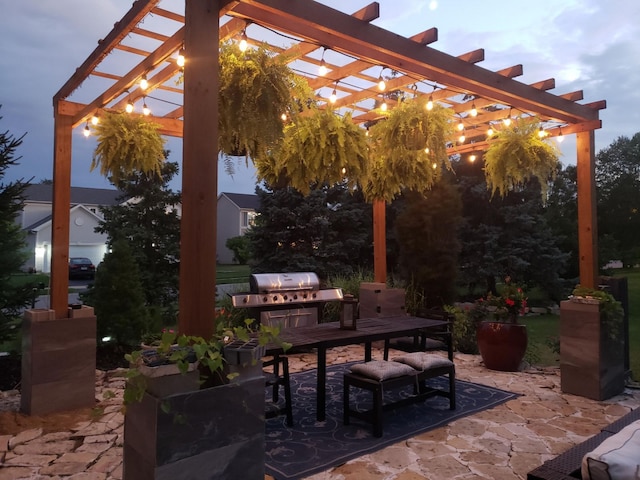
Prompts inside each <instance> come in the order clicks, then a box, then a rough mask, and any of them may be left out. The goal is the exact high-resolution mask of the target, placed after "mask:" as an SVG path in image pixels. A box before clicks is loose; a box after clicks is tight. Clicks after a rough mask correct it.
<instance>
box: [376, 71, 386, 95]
mask: <svg viewBox="0 0 640 480" xmlns="http://www.w3.org/2000/svg"><path fill="white" fill-rule="evenodd" d="M382 72H384V67H382V70H380V76H379V77H378V90H380V91H381V92H384V91H385V90H386V89H387V83H386V82H385V81H384V78H382Z"/></svg>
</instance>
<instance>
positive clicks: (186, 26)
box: [52, 0, 606, 330]
mask: <svg viewBox="0 0 640 480" xmlns="http://www.w3.org/2000/svg"><path fill="white" fill-rule="evenodd" d="M183 7H184V8H183ZM379 16H380V5H379V4H378V3H377V2H373V3H371V4H369V5H367V6H366V7H364V8H362V9H360V10H358V11H356V12H354V13H353V14H351V15H349V14H346V13H343V12H340V11H338V10H335V9H333V8H330V7H328V6H326V5H323V4H319V3H316V2H314V1H312V0H235V1H231V0H184V2H181V1H180V0H136V1H135V2H134V3H133V5H132V6H131V9H130V10H129V11H128V12H127V13H126V14H125V15H124V16H123V18H122V19H121V20H120V21H119V22H117V23H116V24H115V26H114V28H113V30H112V31H111V32H110V33H109V34H108V35H107V36H106V37H105V38H104V39H103V40H100V41H99V42H98V46H97V47H96V49H95V50H94V51H93V52H92V53H91V54H90V55H89V57H88V58H87V59H86V60H85V62H83V64H82V65H81V66H80V67H79V68H78V69H77V70H76V72H75V73H74V74H73V75H72V76H71V78H69V80H68V81H67V82H66V83H65V84H64V85H63V87H62V88H61V89H60V91H59V92H58V93H57V94H56V95H55V96H54V98H53V101H54V113H55V118H56V131H55V138H56V146H55V154H54V155H55V158H54V161H55V162H54V219H53V223H54V232H55V231H58V232H61V233H57V234H56V233H54V238H53V255H52V306H53V308H54V309H55V310H56V313H57V314H62V312H63V311H64V312H66V306H67V299H66V288H67V283H65V282H66V269H67V257H68V248H67V245H66V244H64V241H65V237H64V233H65V232H64V229H67V232H66V233H67V236H68V222H69V218H68V215H69V214H68V201H67V199H68V189H69V185H70V169H69V164H70V162H71V133H70V129H71V128H73V127H75V126H78V125H80V124H82V123H84V122H86V121H87V120H88V119H89V118H90V117H91V116H92V115H94V114H95V113H98V112H100V111H121V110H122V109H123V108H124V105H125V104H126V103H127V102H128V101H132V102H135V101H138V100H139V99H140V98H141V97H146V101H149V100H151V99H152V100H153V104H152V109H153V115H152V116H151V119H152V120H153V121H154V122H156V123H158V124H160V125H161V131H162V132H163V134H166V135H173V136H177V137H183V138H184V141H183V148H184V152H183V172H188V174H187V175H186V176H185V175H183V199H184V201H183V207H184V208H187V209H189V208H195V209H196V210H197V211H202V212H205V211H206V212H207V214H206V216H207V217H208V218H206V220H205V219H203V218H198V215H191V214H190V213H189V214H187V215H186V216H183V226H182V228H183V233H182V248H190V249H192V250H195V251H198V252H200V253H201V254H202V256H201V257H200V258H204V257H210V258H208V259H207V260H205V261H204V262H201V263H200V264H195V263H194V262H191V261H189V260H187V261H184V260H183V262H182V264H181V285H180V289H181V299H180V312H181V315H182V314H184V315H186V316H187V315H188V316H197V315H205V316H208V317H211V318H213V302H212V301H211V299H210V298H206V299H201V298H196V296H197V295H196V294H193V293H192V291H195V292H202V291H203V290H202V288H200V287H199V286H196V285H195V283H194V282H201V281H205V282H211V281H213V282H215V280H210V279H212V278H213V279H215V275H212V272H213V273H214V272H215V253H214V254H212V253H211V250H212V248H215V246H214V245H209V244H205V243H206V242H209V240H210V238H211V229H213V230H214V232H215V205H207V206H205V205H201V203H202V202H201V203H198V201H197V200H194V196H195V198H199V197H198V195H201V198H207V202H210V201H211V195H210V191H209V190H213V191H214V192H215V191H216V187H217V184H216V183H215V182H214V181H213V180H216V181H217V178H216V179H208V180H200V179H197V180H194V178H195V176H194V174H193V168H194V165H199V164H201V162H216V161H217V155H213V156H212V157H211V158H201V157H202V156H203V155H204V156H205V157H208V155H209V154H210V152H213V151H216V152H217V149H216V148H215V147H212V146H211V144H210V143H207V142H211V141H214V142H215V138H217V133H215V134H214V132H217V109H216V108H215V107H213V110H215V112H209V111H208V110H206V109H203V108H202V106H201V105H200V104H199V103H198V101H197V99H198V98H201V99H206V101H204V100H203V102H204V103H207V102H212V97H211V95H212V94H213V92H211V88H216V89H217V85H218V83H217V82H218V80H217V73H216V72H217V57H216V58H209V57H208V56H207V55H209V53H208V52H217V42H214V43H216V45H213V46H212V45H209V43H210V42H211V40H212V39H213V38H216V39H218V41H225V40H230V39H233V38H234V37H237V36H238V34H239V33H240V32H243V31H244V32H247V35H249V33H251V37H249V42H250V43H251V44H254V45H255V44H258V43H264V44H266V45H267V48H270V49H271V51H272V53H273V54H274V55H282V56H283V58H286V61H287V62H288V63H289V65H290V66H291V68H292V69H293V70H294V71H296V72H298V73H299V74H300V75H301V76H302V77H304V78H306V79H307V81H308V83H309V85H310V86H311V87H312V89H314V90H316V92H317V93H318V96H317V97H316V99H315V100H316V101H318V102H319V103H320V104H322V103H323V102H325V103H326V102H328V96H329V95H328V93H327V89H330V90H329V91H331V90H333V89H335V90H336V92H337V93H338V99H337V101H336V103H335V105H333V106H332V108H334V109H336V110H337V111H339V112H341V111H351V112H353V115H352V118H353V120H354V122H357V123H360V124H363V126H364V125H365V124H367V122H372V121H377V120H379V119H380V118H382V115H381V112H379V111H377V110H375V108H374V107H375V103H376V99H380V98H381V96H385V97H386V98H387V101H388V103H392V99H391V98H390V97H391V96H393V95H395V94H397V93H399V94H400V95H409V96H411V95H414V96H416V97H419V98H420V100H421V101H425V102H426V99H428V98H432V99H433V100H434V101H435V102H439V103H440V104H442V105H444V106H445V107H447V108H450V109H451V110H452V112H453V113H454V114H455V115H456V116H457V117H458V118H460V119H461V120H462V121H463V124H464V126H465V134H466V137H467V141H466V142H465V143H464V144H462V145H458V144H457V145H452V146H451V147H450V148H449V153H450V154H452V155H456V154H457V155H462V154H465V153H475V152H481V151H483V150H484V149H486V147H487V141H486V131H487V129H488V128H489V126H491V125H493V124H496V123H498V122H500V121H501V120H503V119H504V118H505V116H507V115H513V116H514V117H518V116H537V117H538V118H540V120H541V121H542V122H545V125H546V131H547V133H549V134H550V135H556V134H559V133H560V130H561V131H562V134H564V135H567V134H572V133H576V134H577V135H578V140H579V141H578V144H579V147H578V168H579V169H581V171H582V172H584V171H585V170H587V171H592V169H593V168H592V166H593V162H594V152H593V131H594V130H595V129H598V128H600V127H601V122H600V120H599V110H601V109H603V108H606V103H605V102H604V101H598V102H592V103H588V104H580V103H577V102H578V101H580V100H582V99H583V92H582V91H581V90H578V91H575V92H568V93H564V94H559V95H556V94H553V93H552V92H551V90H553V89H554V88H555V80H554V79H553V78H550V79H546V80H542V81H539V82H535V83H532V84H525V83H523V82H520V81H518V80H516V78H517V77H519V76H521V75H522V74H523V66H522V65H513V66H510V67H506V68H503V69H501V70H497V71H491V70H488V69H486V68H483V67H482V66H480V65H478V64H479V63H481V62H482V61H484V58H485V52H484V50H483V49H477V50H473V51H470V52H467V53H464V54H461V55H457V56H453V55H449V54H447V53H444V52H441V51H439V50H437V49H435V48H433V46H432V44H434V43H435V42H436V41H437V39H438V30H437V29H436V28H428V29H426V30H424V31H422V32H420V33H417V34H415V35H413V36H411V37H408V38H407V37H403V36H400V35H397V34H395V33H392V32H390V31H387V30H385V29H383V28H380V27H378V26H375V25H373V24H372V23H371V22H372V21H374V20H376V19H377V18H379ZM282 39H286V42H287V45H282V44H278V45H277V43H282V42H283V40H282ZM201 42H207V43H206V45H205V44H204V43H201ZM183 47H184V48H186V56H187V64H186V66H185V68H184V79H183V80H184V82H177V80H178V79H179V78H180V75H181V69H180V67H179V66H178V65H177V63H176V60H175V55H176V54H177V52H178V51H179V50H180V49H181V48H183ZM323 52H324V54H323ZM211 54H212V55H213V54H214V53H211ZM194 55H195V57H196V58H197V60H195V61H194V58H193V56H194ZM209 56H210V55H209ZM321 58H323V59H324V61H325V63H326V65H327V67H328V69H329V73H328V74H327V75H326V76H324V77H320V76H318V75H317V73H316V71H317V68H318V66H319V65H320V59H321ZM105 59H109V60H113V61H112V62H110V63H109V65H106V66H102V67H101V69H100V70H98V67H99V66H101V63H102V62H103V61H104V60H105ZM387 69H388V70H387ZM383 71H384V72H385V73H386V75H385V77H386V78H385V80H386V90H385V92H380V91H379V90H378V87H377V82H378V77H379V76H380V75H382V72H383ZM391 72H393V73H391ZM142 75H146V77H147V80H148V81H149V87H148V88H147V89H146V90H144V91H143V90H142V89H140V88H139V87H138V86H137V82H138V81H139V80H140V78H141V76H142ZM85 81H86V82H91V81H101V82H103V83H104V82H107V83H109V82H110V85H109V86H107V87H106V88H105V87H104V86H102V87H101V88H100V90H99V91H98V92H95V91H94V96H93V97H92V98H90V99H88V100H84V101H81V100H77V99H75V98H71V96H72V94H74V92H75V91H76V90H77V89H78V87H79V86H80V85H81V84H83V83H84V82H85ZM83 90H84V89H83ZM216 92H217V90H216ZM392 93H393V95H392ZM321 106H322V105H321ZM472 106H475V107H476V109H477V110H478V114H477V116H475V117H472V116H471V115H469V113H468V112H469V110H470V108H471V107H472ZM194 112H195V113H194ZM192 115H197V116H198V118H197V120H195V119H194V118H193V117H191V116H192ZM194 121H197V122H200V123H204V124H205V125H209V126H210V130H209V133H210V134H209V135H202V134H201V133H196V132H201V127H200V126H195V125H194V123H193V122H194ZM214 122H215V125H214ZM202 137H208V138H202ZM211 137H213V140H211ZM196 152H198V153H196ZM203 152H204V153H203ZM199 162H200V163H199ZM209 168H210V165H209V164H207V171H209V170H208V169H209ZM214 177H215V175H214ZM579 178H580V181H581V184H580V185H579V193H578V196H579V201H580V197H581V192H582V196H583V197H584V198H586V199H587V200H585V201H587V202H591V201H592V199H593V195H592V193H593V190H594V186H593V175H589V174H582V175H580V177H579ZM206 189H209V190H207V191H206V194H205V190H206ZM56 192H57V193H56ZM585 192H586V193H585ZM56 201H57V203H58V204H56ZM65 203H67V204H66V205H65ZM193 205H196V206H195V207H193ZM383 207H384V205H379V204H378V205H376V206H374V210H375V212H376V215H377V217H376V218H377V219H378V221H377V222H376V221H374V229H377V230H375V232H374V238H375V242H376V245H375V247H374V249H375V255H374V256H375V261H376V265H377V264H378V262H383V261H384V251H383V250H381V249H382V247H383V246H384V235H383V234H384V232H382V233H381V232H380V228H381V227H380V225H381V224H380V219H381V217H380V215H383ZM381 208H382V212H381ZM207 209H208V210H207ZM585 212H586V213H585ZM203 216H204V213H203ZM194 222H200V223H201V224H200V225H198V226H195V225H194V224H192V223H194ZM56 229H57V230H56ZM579 229H580V236H581V238H580V248H581V252H580V258H581V263H580V267H581V283H583V284H585V285H589V284H593V283H594V282H595V275H596V274H597V261H596V254H595V250H596V249H595V243H596V238H597V236H596V225H595V210H594V208H593V205H591V204H590V203H589V205H586V206H585V205H583V206H582V208H581V209H580V218H579ZM205 230H206V231H207V234H206V235H205V234H201V233H199V232H200V231H205ZM185 232H186V233H185ZM56 235H57V238H56ZM66 242H67V243H68V238H67V240H66ZM381 244H382V245H381ZM186 258H191V257H190V256H189V255H187V256H186ZM182 270H186V271H187V273H186V274H183V273H182ZM383 273H384V275H385V276H386V268H385V269H384V271H383ZM381 276H382V274H379V272H378V267H376V277H377V279H378V277H381ZM190 278H192V279H193V280H189V279H190ZM378 281H380V280H378ZM208 287H213V289H212V290H211V293H212V295H213V292H214V291H215V284H214V285H210V284H208ZM187 330H189V328H187Z"/></svg>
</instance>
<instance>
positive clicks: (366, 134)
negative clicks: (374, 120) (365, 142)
mask: <svg viewBox="0 0 640 480" xmlns="http://www.w3.org/2000/svg"><path fill="white" fill-rule="evenodd" d="M364 135H365V137H368V136H369V127H367V131H366V132H364Z"/></svg>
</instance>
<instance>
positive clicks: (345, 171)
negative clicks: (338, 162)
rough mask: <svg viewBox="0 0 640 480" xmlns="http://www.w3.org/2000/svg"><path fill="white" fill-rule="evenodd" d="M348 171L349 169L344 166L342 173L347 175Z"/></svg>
mask: <svg viewBox="0 0 640 480" xmlns="http://www.w3.org/2000/svg"><path fill="white" fill-rule="evenodd" d="M346 173H347V169H346V168H345V167H342V174H343V175H345V174H346Z"/></svg>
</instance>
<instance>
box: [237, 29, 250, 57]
mask: <svg viewBox="0 0 640 480" xmlns="http://www.w3.org/2000/svg"><path fill="white" fill-rule="evenodd" d="M238 48H240V51H241V52H242V53H244V52H246V51H247V48H249V42H248V40H247V30H246V29H243V30H242V35H241V37H240V43H239V44H238Z"/></svg>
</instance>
